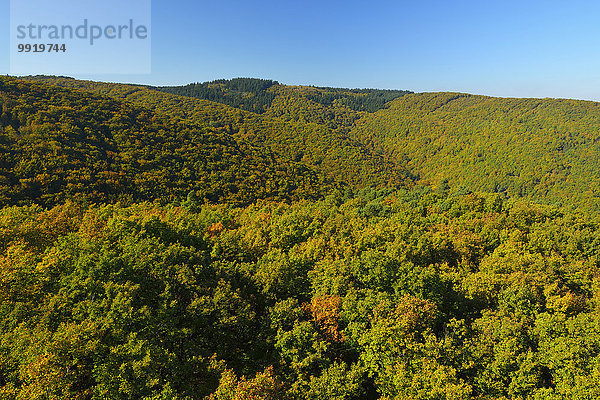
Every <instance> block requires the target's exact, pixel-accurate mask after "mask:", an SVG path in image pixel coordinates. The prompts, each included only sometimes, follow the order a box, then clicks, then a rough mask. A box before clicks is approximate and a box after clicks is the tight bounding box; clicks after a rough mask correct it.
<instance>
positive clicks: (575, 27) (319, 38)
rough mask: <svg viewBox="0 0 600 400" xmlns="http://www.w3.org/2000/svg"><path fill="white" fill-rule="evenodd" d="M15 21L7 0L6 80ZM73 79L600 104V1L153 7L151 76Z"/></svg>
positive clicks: (0, 16) (197, 1) (2, 50)
mask: <svg viewBox="0 0 600 400" xmlns="http://www.w3.org/2000/svg"><path fill="white" fill-rule="evenodd" d="M15 1H27V0H15ZM73 1H89V0H73ZM8 11H9V0H0V27H3V28H4V29H3V31H4V34H2V35H0V54H3V55H4V56H0V73H3V74H7V73H8V72H9V56H8V54H9V30H8V26H9V12H8ZM76 77H77V78H83V79H94V80H106V81H119V82H135V83H147V84H156V85H174V84H185V83H189V82H197V81H200V82H201V81H207V80H213V79H218V78H233V77H259V78H269V79H274V80H277V81H279V82H281V83H287V84H307V85H319V86H337V87H377V88H390V89H409V90H413V91H418V92H421V91H459V92H468V93H477V94H487V95H494V96H518V97H566V98H579V99H591V100H599V101H600V1H577V0H575V1H574V0H570V1H566V0H563V1H553V0H550V1H548V0H545V1H537V0H536V1H527V0H521V1H513V0H504V1H484V0H478V1H473V0H464V1H460V0H458V1H455V0H452V1H451V0H445V1H437V0H436V1H427V0H421V1H402V0H396V1H377V0H370V1H362V0H354V1H353V0H346V1H335V0H318V1H313V0H302V1H299V0H294V1H287V0H268V1H251V0H227V1H217V0H212V1H204V0H194V1H192V0H190V1H188V0H185V1H183V0H182V1H177V0H170V1H167V0H153V2H152V74H150V75H80V76H76Z"/></svg>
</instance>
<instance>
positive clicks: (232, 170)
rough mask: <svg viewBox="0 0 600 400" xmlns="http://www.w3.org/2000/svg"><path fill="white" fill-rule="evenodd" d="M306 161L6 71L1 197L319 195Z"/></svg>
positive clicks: (2, 200)
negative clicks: (22, 78) (11, 75)
mask: <svg viewBox="0 0 600 400" xmlns="http://www.w3.org/2000/svg"><path fill="white" fill-rule="evenodd" d="M329 187H330V183H328V180H327V179H326V178H325V177H323V176H322V175H320V174H318V173H316V172H314V171H311V170H310V169H308V168H307V167H306V166H304V165H302V164H301V163H295V162H291V161H287V160H285V159H282V158H281V157H279V156H277V155H276V154H274V153H272V152H271V151H269V149H268V148H264V147H257V146H253V145H251V144H248V143H244V142H240V141H238V140H236V139H235V138H234V137H232V136H231V135H230V134H229V133H228V132H227V130H226V129H223V128H219V127H210V126H199V125H197V124H196V125H194V124H188V123H186V121H182V120H170V119H169V118H167V117H166V116H163V115H158V114H156V113H154V112H152V111H149V110H147V109H142V108H138V107H135V106H133V105H131V104H130V103H128V102H123V101H118V100H114V99H110V98H108V97H99V96H98V95H93V94H90V93H84V92H81V91H71V90H65V89H61V88H57V87H52V86H46V85H40V84H33V83H30V82H24V81H19V80H15V79H11V78H0V189H1V190H0V204H2V205H5V204H24V203H29V202H31V201H35V202H40V203H42V204H46V205H49V204H54V203H56V202H59V201H62V200H64V199H65V198H73V197H75V198H78V197H85V198H87V199H88V200H91V201H113V200H118V199H125V200H143V199H145V200H153V199H161V200H165V201H172V200H176V199H185V198H186V197H187V196H188V195H191V196H192V198H194V197H195V198H197V199H198V201H200V202H203V201H204V200H208V201H211V202H212V201H227V202H232V203H240V204H242V203H243V204H245V203H248V202H251V201H254V200H256V199H265V198H267V199H268V198H272V199H294V198H316V197H320V196H321V195H322V194H323V193H325V192H326V191H327V190H328V188H329Z"/></svg>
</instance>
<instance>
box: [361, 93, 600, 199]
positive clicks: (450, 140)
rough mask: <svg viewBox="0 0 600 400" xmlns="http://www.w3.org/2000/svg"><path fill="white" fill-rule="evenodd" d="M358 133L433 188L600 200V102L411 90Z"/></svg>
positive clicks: (366, 121) (364, 123) (366, 120)
mask: <svg viewBox="0 0 600 400" xmlns="http://www.w3.org/2000/svg"><path fill="white" fill-rule="evenodd" d="M352 133H353V135H354V136H356V137H358V138H360V140H364V141H369V140H370V141H372V142H373V143H376V144H377V146H379V149H380V151H382V152H383V153H384V154H387V155H389V156H390V157H391V158H393V159H403V160H406V161H407V168H408V169H409V170H410V171H412V172H413V173H414V174H415V175H419V176H420V177H421V178H422V179H423V180H425V181H427V182H429V183H432V184H433V185H435V186H437V185H439V184H440V183H441V182H442V181H444V180H445V179H447V180H448V181H449V184H450V186H453V187H458V186H460V185H464V186H467V187H468V188H469V189H471V190H477V191H483V192H497V193H503V194H504V195H506V196H508V197H515V196H516V197H526V198H529V199H531V200H533V201H537V202H546V203H557V204H564V205H579V206H586V207H592V208H595V209H598V206H599V204H600V103H595V102H588V101H577V100H558V99H511V98H493V97H484V96H473V95H468V94H458V93H423V94H410V95H407V96H404V97H401V98H399V99H396V100H394V101H392V102H391V103H390V104H389V106H388V107H387V108H385V109H382V110H379V111H377V112H376V113H373V114H369V115H366V116H364V117H363V118H361V119H360V120H359V121H357V122H356V125H355V127H354V128H353V132H352Z"/></svg>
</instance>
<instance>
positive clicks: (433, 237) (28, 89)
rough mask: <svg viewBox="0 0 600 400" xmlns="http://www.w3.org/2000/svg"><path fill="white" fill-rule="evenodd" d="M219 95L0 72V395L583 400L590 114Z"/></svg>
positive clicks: (328, 92) (590, 256) (522, 106)
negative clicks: (248, 106)
mask: <svg viewBox="0 0 600 400" xmlns="http://www.w3.org/2000/svg"><path fill="white" fill-rule="evenodd" d="M32 81H37V82H32ZM243 82H244V81H243V80H242V81H239V82H222V83H218V85H217V86H218V90H219V91H221V92H222V93H221V94H222V96H221V98H215V99H213V100H219V101H221V102H219V101H210V100H207V99H201V98H196V97H190V96H187V95H186V96H182V95H177V94H172V93H165V92H163V91H159V90H154V89H150V88H148V87H144V86H135V85H122V84H109V83H97V82H85V81H77V80H74V79H68V78H55V77H33V78H29V80H23V79H14V78H8V77H0V206H1V207H0V399H8V400H50V399H66V400H93V399H141V400H160V399H165V400H166V399H169V400H171V399H173V400H190V399H194V400H195V399H204V400H249V399H253V400H358V399H361V400H362V399H365V400H392V399H394V400H408V399H411V400H507V399H511V400H564V399H575V400H589V399H598V398H600V278H599V277H600V213H597V212H596V213H594V212H589V210H590V209H591V208H594V207H595V206H596V205H597V204H598V202H597V200H598V199H597V195H598V183H599V180H600V179H599V170H600V168H599V166H598V162H599V161H598V160H599V157H598V156H599V155H600V154H598V152H599V150H598V145H599V143H598V138H599V136H600V133H599V132H600V130H599V128H600V126H599V125H600V118H599V117H600V113H599V108H600V105H599V104H597V103H590V102H580V101H570V100H550V99H545V100H537V99H498V98H489V97H482V96H471V95H463V94H453V93H429V94H406V95H404V96H401V97H399V98H394V99H392V100H390V99H389V98H387V97H386V94H385V93H383V94H382V95H381V96H379V97H380V100H381V102H382V103H381V104H380V105H378V106H377V107H374V108H372V109H366V108H365V109H362V108H361V107H362V106H360V107H359V106H357V105H356V104H351V102H350V103H349V101H350V100H349V99H351V98H361V97H360V96H361V94H360V93H354V94H348V93H347V91H346V90H345V89H339V90H338V89H329V88H316V87H310V86H285V85H280V84H276V83H274V82H270V83H269V82H267V83H265V85H266V86H268V87H266V88H262V89H261V88H258V89H256V90H262V91H263V92H264V93H268V94H269V96H271V97H269V98H267V97H265V98H264V99H263V100H264V101H263V100H260V101H257V102H254V103H249V104H254V105H255V106H257V107H258V108H257V109H255V110H251V111H249V110H248V109H247V110H244V109H242V108H244V107H246V103H245V102H244V103H239V104H235V103H236V102H238V100H240V99H246V98H250V97H252V96H249V95H248V93H251V92H252V90H255V89H252V88H251V89H252V90H250V91H248V88H247V87H242V86H243V85H241V84H242V83H243ZM246 83H247V82H246ZM211 85H214V83H213V84H210V85H208V89H210V90H213V89H215V88H214V87H213V86H211ZM234 85H238V86H237V89H236V90H237V92H236V91H235V90H232V87H233V86H234ZM223 88H225V89H227V90H225V89H223ZM215 90H216V89H215ZM341 92H344V93H343V94H340V93H341ZM355 95H356V96H355ZM357 96H358V97H357ZM217 97H218V96H217ZM267 100H268V101H267ZM227 101H230V102H231V103H232V104H230V105H228V104H223V103H224V102H227ZM244 101H245V100H244ZM373 104H375V103H373ZM259 106H260V107H259ZM419 180H420V181H421V182H419ZM423 182H425V183H428V184H429V185H427V184H426V185H423V184H422V183H423ZM471 190H478V191H479V192H471ZM486 191H487V192H492V193H485V192H486ZM507 197H510V198H507ZM519 197H528V199H523V198H519ZM543 202H546V203H548V202H550V203H552V202H553V203H560V202H562V203H564V204H568V205H569V207H564V206H563V207H561V206H556V205H547V204H539V203H543ZM536 203H537V204H536Z"/></svg>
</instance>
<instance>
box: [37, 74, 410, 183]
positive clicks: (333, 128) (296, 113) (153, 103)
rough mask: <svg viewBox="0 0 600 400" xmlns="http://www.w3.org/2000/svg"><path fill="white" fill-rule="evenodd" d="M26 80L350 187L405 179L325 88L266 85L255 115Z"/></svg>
mask: <svg viewBox="0 0 600 400" xmlns="http://www.w3.org/2000/svg"><path fill="white" fill-rule="evenodd" d="M28 79H33V80H35V81H41V82H44V83H47V84H52V85H57V86H62V87H68V88H72V89H79V90H83V91H88V92H93V93H98V94H102V95H106V96H110V97H113V98H117V99H120V100H125V101H129V102H131V103H133V104H135V105H136V106H140V107H144V108H148V109H151V110H153V111H154V112H156V113H157V114H161V115H165V116H168V117H169V119H171V120H177V121H179V120H181V121H186V123H188V124H192V125H197V126H200V127H203V126H207V125H208V126H210V127H215V128H219V129H223V130H225V131H226V132H228V133H229V134H231V135H232V136H233V137H235V138H236V139H237V140H239V141H243V142H247V143H251V144H253V145H256V146H262V147H266V148H268V149H270V150H271V151H273V152H275V153H276V154H278V155H280V156H282V157H283V158H285V159H290V160H294V161H297V162H301V163H303V164H305V165H307V166H309V167H310V168H313V169H315V170H317V171H319V172H321V173H322V174H324V175H326V176H328V177H329V178H330V179H332V180H336V181H339V182H341V183H343V184H347V185H350V186H356V187H365V186H396V187H397V186H402V185H405V184H407V183H410V181H411V178H410V174H409V173H408V172H407V171H406V169H405V168H404V166H403V165H402V163H400V162H396V161H394V160H392V159H391V158H389V157H386V156H385V155H384V154H382V153H380V152H379V151H378V150H377V149H376V148H375V147H374V146H372V144H371V143H369V142H363V141H361V140H357V139H356V138H355V137H353V136H352V135H350V128H351V127H352V125H353V124H354V121H356V120H357V119H358V118H360V116H361V115H364V114H366V113H365V112H358V111H355V110H353V109H351V108H349V107H348V106H347V105H345V104H344V102H343V101H342V99H337V100H336V99H333V100H331V99H330V100H331V101H329V100H327V101H325V100H323V96H325V95H327V93H331V90H330V89H321V88H313V87H292V86H284V85H273V86H270V87H269V93H271V94H273V95H274V96H275V97H274V98H273V100H272V102H271V103H270V106H269V107H268V108H267V109H266V111H264V113H262V114H257V113H254V112H248V111H245V110H242V109H240V108H235V107H232V106H228V105H224V104H221V103H217V102H213V101H208V100H205V99H198V98H194V97H188V96H180V95H174V94H170V93H163V92H161V91H157V90H151V89H149V88H147V87H143V86H136V85H123V84H113V83H101V82H89V81H79V80H75V79H69V78H59V77H46V76H40V77H30V78H28ZM383 92H385V91H383ZM402 93H404V92H402ZM353 96H354V95H353ZM357 96H363V95H362V94H358V95H357ZM382 96H383V97H384V98H385V96H384V95H382ZM377 98H381V97H380V96H378V97H377ZM322 103H323V104H322Z"/></svg>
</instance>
